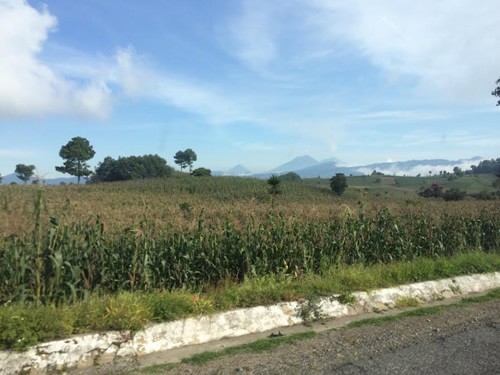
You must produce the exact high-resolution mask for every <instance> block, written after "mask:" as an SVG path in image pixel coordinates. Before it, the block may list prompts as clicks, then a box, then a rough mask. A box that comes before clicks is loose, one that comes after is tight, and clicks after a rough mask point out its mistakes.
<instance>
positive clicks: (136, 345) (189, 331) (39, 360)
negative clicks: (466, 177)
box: [0, 272, 500, 375]
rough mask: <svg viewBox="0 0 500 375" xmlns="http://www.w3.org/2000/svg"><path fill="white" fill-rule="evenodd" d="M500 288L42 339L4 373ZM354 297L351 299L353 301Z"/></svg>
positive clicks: (13, 357)
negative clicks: (411, 299) (132, 333)
mask: <svg viewBox="0 0 500 375" xmlns="http://www.w3.org/2000/svg"><path fill="white" fill-rule="evenodd" d="M499 287H500V272H495V273H490V274H478V275H471V276H458V277H454V278H449V279H443V280H438V281H426V282H420V283H415V284H409V285H402V286H398V287H394V288H384V289H378V290H373V291H371V292H368V293H367V292H356V293H353V294H352V295H350V296H349V297H350V298H349V299H348V300H349V301H347V302H348V303H341V302H340V301H339V300H342V301H345V302H346V299H347V298H345V297H344V296H338V295H337V296H332V297H328V298H321V299H319V300H318V301H302V302H286V303H278V304H276V305H272V306H257V307H252V308H248V309H238V310H232V311H227V312H221V313H217V314H214V315H211V316H200V317H196V318H187V319H184V320H178V321H173V322H168V323H162V324H155V325H151V326H149V327H147V328H145V329H144V330H142V331H139V332H137V333H136V334H135V335H134V336H132V335H131V334H130V333H129V332H106V333H100V334H97V333H94V334H85V335H78V336H72V337H70V338H68V339H65V340H58V341H51V342H46V343H42V344H38V345H36V346H34V347H32V348H31V349H29V350H28V351H26V352H23V353H16V352H11V351H3V352H0V374H1V375H7V374H18V373H31V374H36V373H45V372H49V371H63V370H66V369H75V368H76V369H82V368H86V367H90V366H93V365H95V364H103V363H108V362H112V361H114V360H115V359H123V358H131V357H137V356H143V355H146V354H151V353H156V352H160V351H165V350H169V349H174V348H180V347H184V346H187V345H193V344H201V343H206V342H210V341H215V340H220V339H222V338H224V337H236V336H242V335H247V334H251V333H257V332H264V331H267V330H271V329H275V328H280V327H287V326H291V325H296V324H300V323H303V322H304V320H307V319H313V318H314V317H315V316H316V317H317V316H321V317H323V318H338V317H342V316H348V315H356V314H360V313H366V312H373V311H384V310H388V309H391V308H394V307H395V306H396V305H397V304H398V301H400V300H401V299H402V298H413V299H416V300H418V301H419V302H431V301H436V300H442V299H446V298H451V297H456V296H458V295H461V296H465V295H467V294H470V293H478V292H484V291H487V290H490V289H494V288H499ZM349 302H350V303H349Z"/></svg>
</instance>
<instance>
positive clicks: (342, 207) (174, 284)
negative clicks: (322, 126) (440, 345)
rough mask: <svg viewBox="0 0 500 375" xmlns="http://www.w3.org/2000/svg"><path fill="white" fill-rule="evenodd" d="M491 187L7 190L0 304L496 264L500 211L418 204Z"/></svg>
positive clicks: (1, 204)
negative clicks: (488, 257) (432, 193)
mask: <svg viewBox="0 0 500 375" xmlns="http://www.w3.org/2000/svg"><path fill="white" fill-rule="evenodd" d="M492 181H493V178H492V177H489V176H480V177H469V176H465V177H462V178H458V179H456V180H454V181H448V180H447V179H446V178H438V177H425V178H424V177H421V178H416V177H388V176H366V177H349V178H348V184H349V188H348V189H347V190H346V192H345V194H344V195H343V196H341V197H336V196H334V195H333V194H332V193H331V191H330V188H329V186H328V180H327V179H308V180H305V181H303V182H295V183H291V182H289V183H286V182H283V183H282V184H281V186H280V189H281V193H280V194H279V195H277V196H276V197H275V198H272V197H271V195H270V194H269V186H268V185H267V183H266V181H265V180H257V179H250V178H237V177H208V178H205V177H203V178H196V177H191V176H187V175H186V176H177V177H173V178H169V179H165V180H145V181H131V182H127V183H113V184H102V185H88V186H75V185H72V186H20V185H18V186H2V187H0V233H1V237H0V296H1V300H0V303H3V302H5V301H6V300H43V301H61V300H65V299H68V298H70V299H72V300H77V299H80V298H84V296H85V295H87V294H88V293H90V292H94V291H99V292H100V293H108V292H109V293H111V292H116V291H119V290H130V291H136V290H143V291H151V290H163V289H169V290H170V289H176V288H188V289H193V290H199V289H200V288H201V289H202V288H206V287H209V286H212V287H214V286H217V285H219V284H220V283H224V282H225V281H227V280H233V281H241V280H243V279H245V278H247V277H252V276H264V275H280V274H283V275H292V276H295V277H298V276H300V275H302V274H310V273H320V272H322V270H325V269H327V268H329V267H332V266H336V265H340V264H358V263H361V264H376V263H390V262H393V261H404V260H411V259H415V258H418V257H421V256H427V257H428V256H430V257H434V256H435V257H441V256H450V255H453V254H456V253H460V252H467V251H471V250H483V251H487V252H491V251H494V252H496V251H498V250H499V244H500V200H494V201H478V200H474V199H466V200H464V201H460V202H445V201H443V200H435V199H423V198H420V197H419V196H418V195H417V193H416V191H417V190H418V189H419V188H420V187H422V186H426V185H430V184H431V183H439V184H442V185H444V186H445V187H447V188H449V187H460V188H461V189H465V190H467V191H468V192H478V191H481V190H484V189H489V190H490V191H493V188H492V185H491V183H492Z"/></svg>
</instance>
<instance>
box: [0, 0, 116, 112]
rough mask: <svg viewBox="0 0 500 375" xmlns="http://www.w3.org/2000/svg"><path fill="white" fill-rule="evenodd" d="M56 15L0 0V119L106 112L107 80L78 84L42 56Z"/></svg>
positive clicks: (14, 0)
mask: <svg viewBox="0 0 500 375" xmlns="http://www.w3.org/2000/svg"><path fill="white" fill-rule="evenodd" d="M56 26H57V20H56V18H55V17H54V16H53V15H51V14H50V12H49V11H48V9H47V8H46V7H43V8H41V9H40V10H37V9H35V8H33V7H31V6H30V5H29V4H28V3H27V2H26V1H24V0H0V56H2V57H1V59H0V71H1V72H2V74H0V118H2V117H3V118H9V117H25V116H28V117H29V116H39V115H46V114H73V115H74V114H76V115H90V116H98V117H102V116H105V115H106V114H107V113H108V112H109V110H110V104H111V103H110V90H109V88H108V87H107V84H106V82H105V81H102V80H100V81H99V80H96V81H94V80H90V81H87V82H86V83H84V84H82V83H78V82H77V81H76V80H71V79H68V78H66V77H65V76H64V75H62V74H60V73H58V72H57V71H55V70H54V69H53V68H51V67H50V66H48V65H47V64H45V63H43V62H42V61H41V60H40V58H39V55H40V53H41V52H42V50H43V46H44V43H45V42H46V40H47V38H48V36H49V33H50V32H53V31H55V30H56Z"/></svg>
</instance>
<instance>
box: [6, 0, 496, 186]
mask: <svg viewBox="0 0 500 375" xmlns="http://www.w3.org/2000/svg"><path fill="white" fill-rule="evenodd" d="M498 14H500V2H499V1H498V0H481V1H475V0H441V1H438V2H437V1H435V0H420V1H413V0H412V1H409V0H408V1H404V0H400V1H394V0H372V1H364V0H342V1H341V0H276V1H264V0H246V1H245V0H232V1H227V0H211V1H202V0H183V1H180V0H177V1H174V0H148V1H137V0H120V1H118V0H106V1H102V0H85V1H68V0H47V1H44V2H41V1H35V0H30V1H23V0H0V173H1V174H2V175H4V176H5V175H7V174H9V173H12V172H13V171H14V168H15V165H16V164H18V163H25V164H35V165H36V166H37V169H38V171H39V173H40V174H48V175H47V178H48V177H57V176H59V174H58V173H57V172H55V170H54V167H55V166H56V165H61V164H62V160H61V159H60V158H59V156H58V152H59V149H60V147H61V146H62V145H64V144H66V143H67V142H68V141H69V140H70V139H71V138H72V137H74V136H82V137H85V138H87V139H88V140H89V141H90V143H91V144H92V145H93V146H94V149H95V151H96V155H95V157H94V158H93V159H92V160H91V161H90V164H91V165H92V166H95V165H97V163H98V162H99V161H102V160H103V159H104V158H105V157H106V156H112V157H114V158H116V157H118V156H129V155H143V154H159V155H160V156H162V157H164V158H165V159H167V161H168V163H169V164H170V165H174V164H173V155H174V154H175V152H176V151H178V150H184V149H186V148H188V147H190V148H192V149H194V150H195V151H196V153H197V154H198V162H197V163H196V164H195V166H204V167H208V168H211V169H213V170H225V169H229V168H231V167H233V166H234V165H236V164H238V163H242V164H244V165H245V166H246V167H247V168H249V169H250V170H251V171H253V172H260V171H264V170H267V169H271V168H272V167H275V166H277V165H279V164H281V163H284V162H286V161H288V160H290V159H291V158H293V157H295V156H300V155H305V154H309V155H311V156H312V157H314V158H316V159H318V160H321V159H329V158H332V157H334V158H336V159H339V160H341V161H342V162H343V163H345V164H346V165H360V164H368V163H372V162H382V161H389V160H392V161H397V160H399V161H401V160H410V159H425V158H446V159H460V158H463V159H466V158H470V157H473V156H482V157H484V158H488V159H489V158H497V157H499V156H500V155H499V150H500V147H499V146H500V126H499V123H500V108H499V107H496V106H495V103H496V101H495V98H494V97H493V96H491V94H490V93H491V91H492V90H493V89H494V87H495V81H496V79H498V78H499V77H500V48H498V41H499V40H500V28H499V27H498Z"/></svg>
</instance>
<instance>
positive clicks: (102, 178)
mask: <svg viewBox="0 0 500 375" xmlns="http://www.w3.org/2000/svg"><path fill="white" fill-rule="evenodd" d="M94 155H95V151H94V148H93V146H92V145H91V144H90V142H89V141H88V140H87V139H85V138H83V137H73V138H72V139H71V140H70V141H69V142H68V143H67V144H65V145H63V146H62V147H61V149H60V150H59V156H60V157H61V158H62V159H63V165H61V166H57V167H55V169H56V171H58V172H61V173H65V174H69V175H72V176H75V177H77V181H78V184H80V181H81V179H82V178H85V179H87V180H88V182H90V183H98V182H112V181H126V180H135V179H146V178H159V177H170V176H171V175H172V174H173V171H174V169H173V168H172V167H171V166H169V165H167V161H166V160H165V159H164V158H162V157H161V156H159V155H143V156H127V157H118V159H114V158H112V157H111V156H107V157H105V158H104V160H103V161H102V162H99V163H98V164H97V167H96V168H95V171H92V170H91V169H90V166H89V165H88V164H87V162H88V161H89V160H90V159H92V158H93V157H94ZM196 160H197V155H196V153H195V152H194V151H193V150H192V149H190V148H188V149H186V150H184V151H182V150H180V151H178V152H177V153H176V154H175V155H174V162H175V163H176V164H178V165H179V167H180V168H181V171H182V170H184V169H185V168H187V167H189V172H190V173H191V174H192V175H194V176H211V174H212V172H211V171H210V169H208V168H197V169H195V170H193V169H192V166H193V163H194V162H195V161H196ZM35 169H36V167H35V166H34V165H26V164H17V165H16V169H15V174H16V176H17V178H19V179H20V180H21V181H23V182H24V183H25V184H26V183H28V181H30V180H32V182H33V183H38V182H40V180H41V179H42V177H40V176H38V178H37V179H33V176H34V174H35ZM1 181H2V176H1V175H0V182H1Z"/></svg>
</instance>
